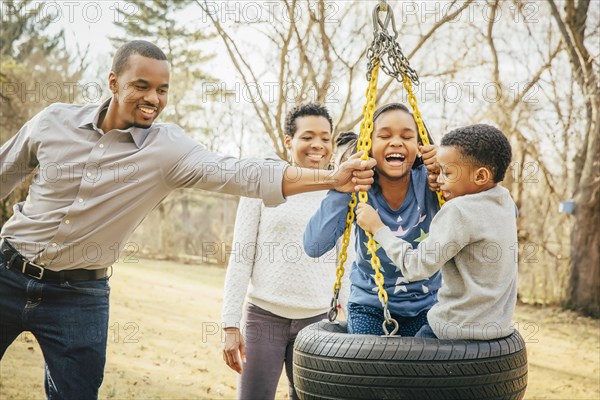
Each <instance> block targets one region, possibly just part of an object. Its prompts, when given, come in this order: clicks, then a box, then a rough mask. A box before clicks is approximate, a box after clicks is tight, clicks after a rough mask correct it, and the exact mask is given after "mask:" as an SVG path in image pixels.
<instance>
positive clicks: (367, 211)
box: [356, 203, 385, 235]
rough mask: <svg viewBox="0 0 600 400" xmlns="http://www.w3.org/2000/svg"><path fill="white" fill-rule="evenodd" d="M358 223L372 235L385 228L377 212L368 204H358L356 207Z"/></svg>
mask: <svg viewBox="0 0 600 400" xmlns="http://www.w3.org/2000/svg"><path fill="white" fill-rule="evenodd" d="M356 223H357V224H358V226H360V227H361V228H363V229H364V230H365V231H367V232H369V233H370V234H371V235H374V234H375V232H377V231H378V230H379V229H381V228H383V227H384V226H385V225H384V224H383V222H382V221H381V218H380V217H379V214H377V211H375V209H374V208H373V207H371V206H370V205H368V204H367V203H358V205H357V206H356Z"/></svg>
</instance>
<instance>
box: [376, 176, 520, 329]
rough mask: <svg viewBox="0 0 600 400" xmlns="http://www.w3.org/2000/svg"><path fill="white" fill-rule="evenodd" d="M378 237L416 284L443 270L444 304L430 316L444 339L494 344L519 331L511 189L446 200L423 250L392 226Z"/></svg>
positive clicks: (440, 301)
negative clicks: (515, 320)
mask: <svg viewBox="0 0 600 400" xmlns="http://www.w3.org/2000/svg"><path fill="white" fill-rule="evenodd" d="M374 239H375V240H376V241H377V242H378V243H379V244H381V246H382V247H383V249H384V250H385V252H386V253H387V255H388V256H389V258H390V259H391V260H392V261H394V262H395V263H396V265H397V266H398V267H399V268H400V270H401V271H402V274H403V275H404V277H405V278H406V279H408V280H410V281H414V280H420V279H424V278H427V277H429V276H431V275H432V274H433V273H434V272H436V271H437V270H439V269H441V270H442V287H441V288H440V290H439V292H438V303H436V304H435V305H434V306H433V308H432V309H431V310H430V311H429V313H428V314H427V318H428V321H429V325H430V326H431V329H432V330H433V332H434V333H435V334H436V336H437V337H438V338H440V339H475V340H490V339H495V338H500V337H504V336H508V335H510V334H511V333H512V332H513V329H514V328H513V326H512V315H513V312H514V309H515V304H516V301H517V265H518V262H517V261H518V242H517V224H516V207H515V204H514V202H513V200H512V198H511V196H510V193H509V192H508V190H507V189H505V188H504V187H502V186H495V187H494V188H492V189H489V190H486V191H483V192H480V193H476V194H470V195H464V196H460V197H456V198H454V199H452V200H450V201H448V202H446V203H445V204H444V206H443V207H442V208H441V210H440V211H439V212H438V213H437V214H436V216H435V217H434V218H433V221H432V222H431V227H430V231H429V236H428V237H427V238H426V239H424V240H423V241H421V242H420V243H419V246H418V248H417V249H413V248H412V246H411V245H410V244H409V243H407V242H405V241H404V240H402V239H400V238H397V237H396V236H394V235H393V234H392V232H391V231H390V229H389V228H388V227H384V228H381V229H379V230H378V231H377V232H376V233H375V235H374Z"/></svg>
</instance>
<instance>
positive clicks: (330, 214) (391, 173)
mask: <svg viewBox="0 0 600 400" xmlns="http://www.w3.org/2000/svg"><path fill="white" fill-rule="evenodd" d="M373 122H374V127H373V133H372V147H371V156H372V157H373V158H374V159H375V160H376V161H377V165H376V167H375V183H374V184H373V186H372V188H371V190H369V192H368V194H369V200H368V204H370V205H371V206H372V207H373V208H374V209H376V210H377V212H378V213H379V215H380V217H381V219H382V221H383V223H384V224H385V225H387V226H388V227H389V228H390V229H391V231H392V232H393V234H394V235H395V236H397V237H399V238H402V239H403V240H405V241H408V242H409V243H412V244H413V246H414V247H416V246H417V245H418V243H419V242H420V241H421V240H423V239H424V238H426V237H427V232H429V224H430V223H431V220H432V218H433V216H434V215H435V213H436V212H437V211H438V209H439V206H438V202H437V197H436V195H435V193H434V192H433V190H435V189H436V188H437V187H436V185H434V182H435V179H436V175H435V173H434V172H435V167H434V163H435V147H434V146H419V144H420V140H419V139H418V131H417V125H416V123H415V121H414V118H413V116H412V114H411V113H410V111H409V110H408V108H406V106H404V105H403V104H399V103H391V104H387V105H385V106H382V107H380V108H379V109H377V110H376V111H375V113H374V115H373ZM420 151H421V152H423V153H424V154H423V155H422V156H421V154H420ZM423 161H425V163H427V166H428V167H427V168H430V169H431V172H432V173H431V176H430V177H429V185H428V173H427V168H426V166H425V165H424V163H423ZM428 186H429V187H428ZM349 201H350V194H349V193H340V192H337V191H329V192H328V194H327V197H326V198H325V199H324V200H323V202H322V203H321V206H320V208H319V210H318V211H317V213H316V214H315V215H314V216H313V217H312V218H311V220H310V222H309V224H308V226H307V228H306V231H305V233H304V249H305V251H306V253H307V254H308V255H309V256H312V257H318V256H320V255H322V254H325V253H326V252H327V251H329V250H330V249H332V248H333V247H334V245H335V242H336V240H337V239H338V238H339V237H340V236H341V235H342V234H343V232H344V228H345V223H346V213H347V209H348V207H347V205H348V202H349ZM354 228H355V232H356V245H355V246H356V260H355V261H354V262H353V264H352V269H351V272H350V281H351V282H352V289H351V293H350V298H349V300H348V332H349V333H354V334H373V335H383V333H384V331H383V327H382V324H383V322H384V317H383V310H382V306H381V303H380V302H379V299H378V296H377V291H378V287H377V285H376V283H375V280H374V271H373V269H372V267H371V263H370V259H371V255H370V252H369V250H368V249H367V241H368V239H367V236H366V235H365V232H364V231H363V230H362V229H361V228H360V227H358V226H354ZM377 256H378V257H379V258H380V261H381V273H382V274H383V275H384V280H385V283H384V287H385V290H386V291H387V293H388V308H389V310H390V313H391V316H392V318H394V319H395V320H396V321H398V323H399V330H398V333H399V334H400V335H402V336H414V335H415V333H416V332H417V331H418V330H419V329H420V328H421V327H422V326H423V325H424V324H426V323H427V318H426V317H427V311H428V310H429V309H430V308H431V306H433V304H434V303H435V302H436V294H437V291H438V289H439V288H440V285H441V275H440V273H439V272H438V273H435V274H434V275H432V276H431V277H429V278H428V279H424V280H421V281H416V282H408V281H407V280H406V279H404V278H403V277H402V276H401V274H399V272H398V271H399V269H398V268H397V267H396V266H395V265H394V264H393V262H392V261H391V260H390V259H389V257H388V256H387V255H386V254H385V251H383V249H380V248H379V246H378V250H377ZM398 276H400V277H398Z"/></svg>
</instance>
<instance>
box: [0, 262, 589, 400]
mask: <svg viewBox="0 0 600 400" xmlns="http://www.w3.org/2000/svg"><path fill="white" fill-rule="evenodd" d="M223 277H224V270H223V269H219V268H213V267H199V266H188V265H179V264H174V263H168V262H156V261H148V260H140V262H139V263H133V264H121V265H118V266H116V267H115V274H114V276H113V277H112V279H111V286H112V294H111V320H110V323H109V345H108V355H107V357H108V361H107V365H106V374H105V377H104V384H103V386H102V388H101V390H100V398H101V399H232V398H235V386H236V374H235V373H234V372H232V371H231V370H229V369H228V368H227V367H226V366H225V364H224V363H223V361H222V358H221V336H220V329H219V324H220V309H221V301H222V290H221V288H222V285H223ZM516 321H517V323H518V324H519V330H520V331H521V333H522V335H523V337H524V338H525V339H526V342H527V350H528V354H529V386H528V389H527V395H526V399H557V400H558V399H561V400H575V399H594V400H596V399H600V323H599V321H597V320H592V319H589V318H584V317H580V316H577V315H576V314H574V313H570V312H564V311H561V310H558V309H556V308H534V307H529V306H519V307H518V308H517V315H516ZM285 393H286V383H285V381H284V379H282V380H281V381H280V385H279V390H278V398H281V399H284V398H286V397H287V396H286V394H285ZM43 397H44V389H43V358H42V354H41V351H40V349H39V347H38V345H37V343H36V342H35V339H33V337H32V336H31V335H30V334H25V335H21V336H20V337H19V338H18V339H17V341H16V342H15V343H14V344H13V345H12V346H11V347H10V348H9V349H8V351H7V353H6V354H5V356H4V359H3V360H2V362H1V363H0V399H34V398H35V399H39V398H43Z"/></svg>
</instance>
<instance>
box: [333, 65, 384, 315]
mask: <svg viewBox="0 0 600 400" xmlns="http://www.w3.org/2000/svg"><path fill="white" fill-rule="evenodd" d="M378 75H379V63H377V64H376V65H375V66H374V67H373V71H372V74H371V81H370V82H369V86H368V87H367V94H366V97H367V102H366V103H365V105H364V107H363V111H362V114H363V119H362V122H361V123H360V136H359V138H358V143H357V145H356V147H357V150H358V151H362V152H363V155H362V156H361V159H362V160H368V159H369V150H371V133H372V132H373V114H374V113H375V99H376V95H377V77H378ZM368 199H369V195H368V194H367V192H365V191H361V192H359V193H358V200H359V201H360V202H361V203H366V202H367V200H368ZM357 204H358V202H357V200H356V195H355V194H354V193H352V199H351V200H350V202H349V203H348V215H347V216H346V229H345V230H344V236H343V239H342V250H341V252H340V255H339V257H338V260H339V265H338V268H337V271H336V275H337V280H336V282H335V284H334V286H333V289H334V291H336V292H339V289H340V287H341V279H342V276H343V275H344V262H345V261H346V258H347V255H346V251H347V249H348V243H350V229H351V228H352V222H353V221H354V208H355V207H356V205H357ZM365 233H366V235H367V238H368V239H369V241H368V243H367V247H368V249H369V251H370V253H371V267H373V270H374V271H375V283H376V284H377V287H378V288H379V291H378V293H377V296H378V297H379V301H381V304H382V305H383V306H385V305H386V304H387V301H388V294H387V292H386V291H385V288H384V287H383V283H384V278H383V274H382V273H381V271H380V270H381V262H380V261H379V257H377V243H376V242H375V240H374V239H373V235H371V234H370V233H369V232H365Z"/></svg>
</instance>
